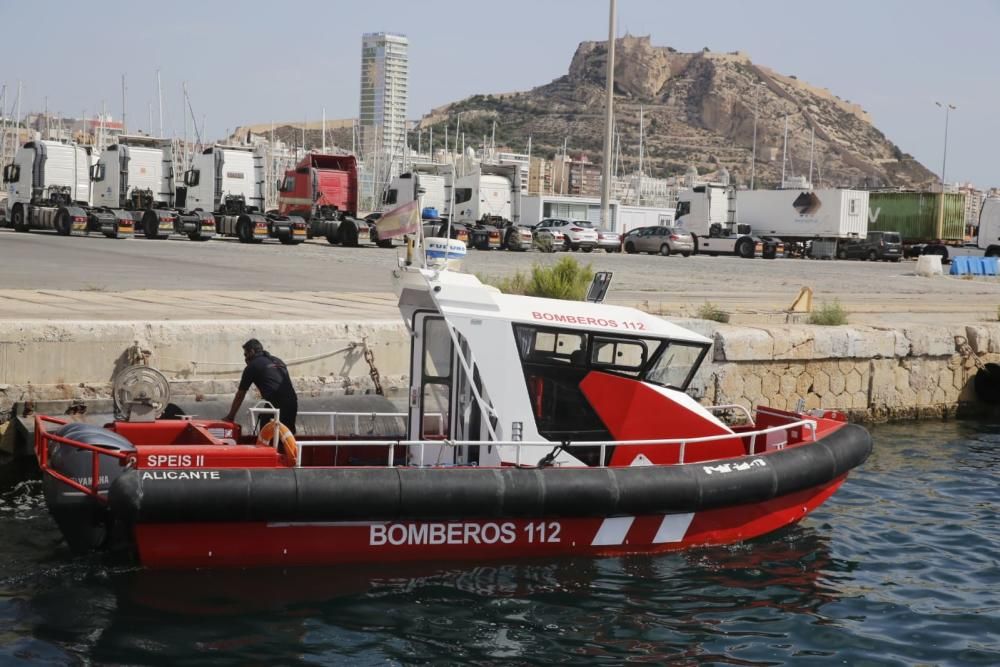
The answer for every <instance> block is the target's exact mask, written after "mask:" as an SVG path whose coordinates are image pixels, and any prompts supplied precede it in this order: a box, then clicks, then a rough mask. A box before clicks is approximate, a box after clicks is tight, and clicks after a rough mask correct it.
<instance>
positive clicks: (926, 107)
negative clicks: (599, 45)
mask: <svg viewBox="0 0 1000 667" xmlns="http://www.w3.org/2000/svg"><path fill="white" fill-rule="evenodd" d="M607 20H608V2H607V1H606V0H499V1H497V2H486V1H484V0H465V1H463V0H421V1H418V2H414V1H411V2H400V1H396V0H392V1H380V0H369V1H368V2H358V1H357V0H353V1H334V0H325V1H323V0H295V1H283V0H276V1H272V2H260V1H258V0H243V1H242V2H223V1H221V0H218V1H216V0H199V1H191V0H171V2H166V3H164V2H162V1H160V2H148V1H146V0H131V1H118V0H114V1H112V0H94V1H92V2H75V1H70V0H65V1H46V0H0V25H3V26H4V33H3V47H4V53H5V54H6V57H5V58H4V59H3V67H2V68H0V83H6V84H7V85H8V90H10V89H12V88H16V86H17V80H18V79H21V80H23V81H24V93H23V94H24V99H23V102H24V103H23V106H22V109H24V110H41V109H42V107H43V104H44V98H45V97H46V96H47V97H48V105H49V109H50V110H51V111H55V112H62V113H64V114H66V115H72V116H78V115H80V114H81V113H83V112H84V111H86V112H87V113H88V114H93V112H94V111H95V110H96V109H99V108H100V105H101V101H102V100H106V101H107V103H108V108H109V109H110V110H111V111H112V112H113V114H114V116H115V117H116V118H117V117H119V116H120V114H121V90H120V80H121V74H122V73H123V72H124V73H125V74H126V75H127V77H128V115H129V125H130V126H131V127H135V124H136V122H138V123H139V124H140V126H141V127H142V128H144V129H145V128H146V126H147V125H148V113H147V108H148V107H147V105H148V104H149V103H150V102H152V103H153V108H154V114H155V108H156V93H155V90H156V89H155V72H156V69H157V68H159V69H160V70H161V77H162V80H163V91H164V125H165V129H166V133H167V134H168V135H169V134H171V133H172V132H177V133H178V134H180V132H181V128H182V122H183V119H182V117H181V110H182V105H181V82H182V81H186V82H187V84H188V90H189V92H190V96H191V100H192V104H193V106H194V111H195V114H196V116H197V117H198V118H199V122H200V119H201V117H202V115H204V116H205V117H206V119H207V127H208V131H207V134H208V135H209V137H221V136H223V135H224V133H225V132H226V131H227V130H228V129H231V128H234V127H236V126H237V125H240V124H244V123H250V122H258V123H259V122H269V121H271V120H275V121H282V120H286V121H290V120H299V119H302V118H304V117H309V118H310V119H318V118H319V117H320V114H321V109H322V108H323V107H324V106H325V107H326V113H327V118H330V119H333V118H351V117H356V116H357V113H358V93H359V87H360V83H359V82H360V72H359V69H360V60H361V55H360V54H361V34H362V33H364V32H379V31H389V32H400V33H403V34H405V35H407V36H408V37H409V39H410V91H411V92H410V95H411V96H410V114H409V116H410V117H411V118H413V119H416V118H419V117H420V116H421V115H422V114H424V113H425V112H427V111H428V110H429V109H431V108H432V107H435V106H439V105H441V104H444V103H447V102H451V101H455V100H458V99H460V98H462V97H464V96H467V95H470V94H474V93H494V92H506V91H515V90H525V89H528V88H531V87H534V86H537V85H541V84H544V83H547V82H549V81H551V80H552V79H554V78H556V77H558V76H560V75H562V74H564V73H565V72H566V70H567V68H568V66H569V62H570V59H571V57H572V55H573V52H574V50H575V48H576V46H577V44H578V43H579V42H581V41H583V40H603V39H606V38H607V31H608V28H607ZM15 26H18V27H19V28H14V27H15ZM618 26H619V31H618V32H619V35H621V34H624V33H625V32H629V33H631V34H633V35H646V34H648V35H650V36H651V37H652V41H653V44H654V45H658V46H672V47H674V48H676V49H678V50H680V51H695V50H699V49H701V48H703V47H706V46H707V47H709V48H710V49H712V50H713V51H736V50H740V51H745V52H747V53H748V54H749V55H750V57H751V59H752V60H753V61H754V62H756V63H759V64H762V65H765V66H768V67H771V68H773V69H775V70H777V71H779V72H781V73H784V74H794V75H796V76H798V77H799V79H802V80H804V81H807V82H809V83H811V84H813V85H817V86H820V87H826V88H829V89H830V90H831V91H832V92H834V93H835V94H837V95H839V96H840V97H842V98H844V99H848V100H851V101H853V102H857V103H859V104H861V105H862V106H863V107H864V108H865V109H866V110H867V111H868V112H869V113H871V115H872V118H873V119H874V122H875V125H876V126H877V127H878V128H880V129H881V130H882V131H883V132H885V134H886V136H888V137H889V139H890V140H891V141H894V142H895V143H897V144H898V145H899V146H900V147H901V148H902V149H903V150H904V151H906V152H909V153H912V154H913V155H914V156H916V157H917V159H919V160H920V161H921V162H923V163H924V164H925V165H926V166H927V167H928V168H929V169H931V170H932V171H934V172H935V173H940V170H941V160H942V150H943V146H944V112H943V111H942V110H941V109H939V108H937V107H936V106H934V101H935V100H941V101H947V102H950V103H952V104H954V105H956V106H957V107H958V109H957V111H953V112H952V113H951V123H950V131H949V141H948V165H947V174H946V176H947V179H948V181H950V182H952V181H972V182H974V183H976V184H977V185H979V186H980V187H985V186H1000V169H998V167H997V166H996V165H997V164H998V162H1000V161H998V156H1000V39H998V38H997V35H998V29H1000V0H961V1H960V2H929V1H925V0H906V1H904V0H866V1H863V2H862V1H855V0H827V1H826V2H822V3H818V2H809V1H808V0H806V1H805V2H803V1H801V0H800V1H798V2H784V1H779V0H754V1H752V2H750V1H748V0H735V1H730V0H715V1H714V2H711V3H705V2H690V1H689V2H670V1H668V0H619V2H618ZM7 99H8V105H9V103H10V101H11V100H13V95H12V94H8V98H7ZM154 123H155V120H154Z"/></svg>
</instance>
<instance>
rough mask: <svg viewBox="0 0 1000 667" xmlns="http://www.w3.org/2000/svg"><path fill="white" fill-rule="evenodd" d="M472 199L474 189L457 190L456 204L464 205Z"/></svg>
mask: <svg viewBox="0 0 1000 667" xmlns="http://www.w3.org/2000/svg"><path fill="white" fill-rule="evenodd" d="M470 199H472V188H455V203H456V204H464V203H465V202H467V201H469V200H470Z"/></svg>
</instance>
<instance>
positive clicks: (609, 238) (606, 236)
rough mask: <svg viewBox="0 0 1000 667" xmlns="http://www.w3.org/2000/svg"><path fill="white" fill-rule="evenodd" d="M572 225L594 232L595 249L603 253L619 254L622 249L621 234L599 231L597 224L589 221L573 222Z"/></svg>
mask: <svg viewBox="0 0 1000 667" xmlns="http://www.w3.org/2000/svg"><path fill="white" fill-rule="evenodd" d="M573 224H575V225H578V226H580V227H586V228H588V229H593V230H594V231H595V232H597V247H598V248H601V249H602V250H604V252H621V249H622V236H621V234H618V233H617V232H609V231H607V230H605V229H601V228H600V227H599V226H598V225H597V223H595V222H591V221H590V220H574V221H573Z"/></svg>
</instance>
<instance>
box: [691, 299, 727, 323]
mask: <svg viewBox="0 0 1000 667" xmlns="http://www.w3.org/2000/svg"><path fill="white" fill-rule="evenodd" d="M698 317H699V318H700V319H703V320H712V321H713V322H722V323H723V324H726V323H727V322H729V313H727V312H726V311H724V310H722V309H721V308H719V307H718V306H716V305H715V304H714V303H712V302H711V301H706V302H705V303H703V304H702V305H701V308H699V309H698Z"/></svg>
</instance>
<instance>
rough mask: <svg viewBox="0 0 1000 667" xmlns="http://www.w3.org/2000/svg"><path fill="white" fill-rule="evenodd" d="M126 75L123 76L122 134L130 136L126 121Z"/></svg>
mask: <svg viewBox="0 0 1000 667" xmlns="http://www.w3.org/2000/svg"><path fill="white" fill-rule="evenodd" d="M125 90H126V88H125V75H124V74H122V134H128V123H127V122H126V121H125V118H126V116H125Z"/></svg>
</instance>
